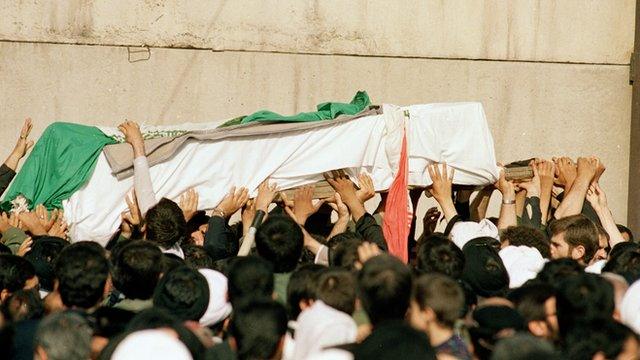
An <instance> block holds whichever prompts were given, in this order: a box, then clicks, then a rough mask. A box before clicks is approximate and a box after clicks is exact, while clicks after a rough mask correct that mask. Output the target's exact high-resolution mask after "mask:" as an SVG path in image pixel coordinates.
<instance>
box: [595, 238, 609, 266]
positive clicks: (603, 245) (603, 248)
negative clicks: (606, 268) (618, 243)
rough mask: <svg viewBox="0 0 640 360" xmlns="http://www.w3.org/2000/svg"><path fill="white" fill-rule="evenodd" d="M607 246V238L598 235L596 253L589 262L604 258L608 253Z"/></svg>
mask: <svg viewBox="0 0 640 360" xmlns="http://www.w3.org/2000/svg"><path fill="white" fill-rule="evenodd" d="M608 248H609V240H607V237H606V236H604V235H598V251H596V254H595V255H594V256H593V259H591V263H594V262H596V261H599V260H606V259H607V254H608V251H607V249H608Z"/></svg>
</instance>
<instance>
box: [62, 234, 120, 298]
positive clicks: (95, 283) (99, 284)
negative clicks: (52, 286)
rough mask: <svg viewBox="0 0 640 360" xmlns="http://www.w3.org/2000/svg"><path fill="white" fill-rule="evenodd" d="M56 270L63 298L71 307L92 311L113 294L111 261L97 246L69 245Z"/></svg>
mask: <svg viewBox="0 0 640 360" xmlns="http://www.w3.org/2000/svg"><path fill="white" fill-rule="evenodd" d="M54 269H55V274H56V279H57V284H58V292H59V293H60V298H61V299H62V303H63V304H64V305H65V306H67V307H69V308H80V309H91V308H93V307H95V306H97V305H98V304H99V303H100V302H101V301H102V299H103V298H104V296H105V295H106V294H107V293H108V292H109V288H108V285H109V276H110V274H109V262H108V260H107V258H106V257H105V252H104V249H103V248H102V247H100V245H98V244H97V243H94V242H88V241H81V242H77V243H75V244H71V245H69V246H67V247H66V248H64V249H63V250H62V251H61V252H60V255H58V259H57V260H56V263H55V266H54Z"/></svg>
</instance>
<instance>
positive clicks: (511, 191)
mask: <svg viewBox="0 0 640 360" xmlns="http://www.w3.org/2000/svg"><path fill="white" fill-rule="evenodd" d="M496 188H498V191H500V193H501V194H502V205H501V206H500V217H499V218H498V229H500V230H502V229H506V228H508V227H509V226H516V225H518V217H517V216H516V187H515V185H514V184H513V181H507V179H506V177H505V174H504V169H502V170H500V179H498V182H497V183H496Z"/></svg>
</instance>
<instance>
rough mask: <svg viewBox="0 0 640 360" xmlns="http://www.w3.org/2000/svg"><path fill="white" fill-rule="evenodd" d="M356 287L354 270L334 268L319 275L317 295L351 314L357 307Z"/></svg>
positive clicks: (323, 300) (326, 302) (325, 301)
mask: <svg viewBox="0 0 640 360" xmlns="http://www.w3.org/2000/svg"><path fill="white" fill-rule="evenodd" d="M356 287H357V286H356V279H355V276H354V275H353V273H352V272H350V271H349V270H346V269H340V268H334V269H329V270H327V271H324V272H323V273H322V274H320V275H319V278H318V288H317V292H316V295H317V298H318V300H322V302H324V303H325V304H327V305H329V306H331V307H332V308H334V309H336V310H339V311H342V312H344V313H347V314H348V315H351V314H353V312H354V311H355V308H356Z"/></svg>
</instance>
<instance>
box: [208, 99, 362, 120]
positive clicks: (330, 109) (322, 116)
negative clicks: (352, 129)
mask: <svg viewBox="0 0 640 360" xmlns="http://www.w3.org/2000/svg"><path fill="white" fill-rule="evenodd" d="M369 105H371V100H369V95H368V94H367V92H366V91H358V92H357V93H356V95H355V96H354V97H353V100H351V102H350V103H348V104H345V103H339V102H325V103H321V104H319V105H318V106H317V107H316V108H317V111H315V112H303V113H299V114H295V115H290V116H285V115H280V114H277V113H274V112H273V111H269V110H260V111H258V112H255V113H253V114H251V115H248V116H244V117H237V118H235V119H231V120H229V121H227V122H226V123H224V124H222V125H221V126H220V127H226V126H231V125H239V124H247V123H250V122H254V121H282V122H308V121H319V120H331V119H335V118H337V117H338V116H340V115H355V114H357V113H359V112H361V111H362V110H364V109H366V108H367V106H369Z"/></svg>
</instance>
